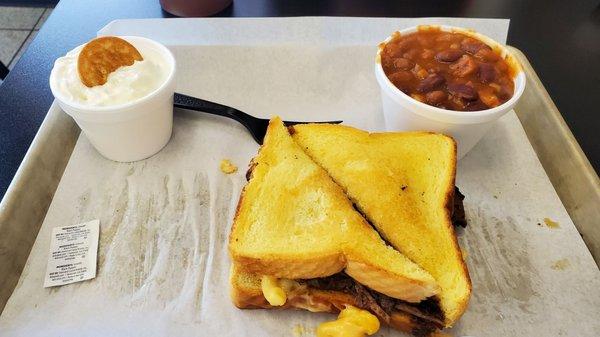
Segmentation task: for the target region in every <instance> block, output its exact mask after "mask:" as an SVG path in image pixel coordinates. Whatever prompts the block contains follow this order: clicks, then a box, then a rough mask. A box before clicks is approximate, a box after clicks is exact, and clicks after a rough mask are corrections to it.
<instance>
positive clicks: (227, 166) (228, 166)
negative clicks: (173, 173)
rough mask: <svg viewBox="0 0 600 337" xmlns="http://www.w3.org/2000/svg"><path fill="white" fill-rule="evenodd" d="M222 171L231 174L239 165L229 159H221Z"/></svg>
mask: <svg viewBox="0 0 600 337" xmlns="http://www.w3.org/2000/svg"><path fill="white" fill-rule="evenodd" d="M220 168H221V172H223V173H226V174H231V173H234V172H236V171H237V169H238V168H237V166H235V165H233V163H232V162H231V161H230V160H229V159H223V160H221V165H220Z"/></svg>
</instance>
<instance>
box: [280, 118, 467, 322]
mask: <svg viewBox="0 0 600 337" xmlns="http://www.w3.org/2000/svg"><path fill="white" fill-rule="evenodd" d="M290 131H291V133H292V134H293V139H294V140H295V141H296V143H297V144H298V145H300V146H301V147H302V149H303V150H304V151H306V153H308V154H309V156H310V157H311V158H312V159H313V160H314V161H315V162H316V163H318V164H319V165H320V166H321V167H322V168H324V169H325V170H326V171H327V172H328V174H329V175H330V176H331V177H332V178H333V180H334V181H335V182H336V183H337V184H339V185H340V186H341V187H342V188H343V189H344V191H345V192H346V194H347V195H348V197H349V198H350V199H351V200H352V201H353V202H354V203H355V204H356V205H357V207H358V209H359V210H360V211H361V212H362V213H363V214H364V215H365V217H366V218H367V219H368V220H369V221H370V222H371V223H372V224H373V226H374V227H375V228H377V230H378V231H379V233H380V234H381V235H382V236H383V238H384V239H386V240H387V241H388V242H389V243H390V244H391V245H392V246H394V247H395V248H396V249H398V250H399V251H401V252H402V253H403V254H405V255H406V256H407V257H409V258H410V259H411V260H412V261H414V262H416V263H417V264H418V265H419V266H421V267H423V268H424V269H425V270H427V271H428V272H429V273H431V275H433V277H434V278H435V279H436V281H437V282H438V284H439V285H440V287H441V292H440V294H439V295H438V296H439V299H440V306H441V308H442V310H443V312H444V315H445V322H446V326H451V325H452V324H453V323H454V322H455V321H456V320H457V319H458V318H459V317H460V316H461V315H462V313H463V312H464V311H465V309H466V306H467V303H468V301H469V297H470V293H471V282H470V279H469V274H468V271H467V267H466V265H465V263H464V261H463V258H462V255H461V251H460V248H459V246H458V243H457V241H456V236H455V234H454V229H453V226H452V223H451V211H452V200H453V192H454V177H455V170H456V145H455V142H454V140H453V139H452V138H450V137H447V136H444V135H441V134H433V133H426V132H408V133H373V134H369V133H367V132H364V131H361V130H358V129H354V128H351V127H347V126H341V125H326V124H308V125H296V126H294V127H293V129H291V130H290Z"/></svg>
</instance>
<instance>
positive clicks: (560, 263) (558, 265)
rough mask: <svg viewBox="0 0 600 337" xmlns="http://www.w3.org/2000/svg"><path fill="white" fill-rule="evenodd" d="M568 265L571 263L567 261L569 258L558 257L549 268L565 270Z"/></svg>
mask: <svg viewBox="0 0 600 337" xmlns="http://www.w3.org/2000/svg"><path fill="white" fill-rule="evenodd" d="M570 265H571V263H569V260H567V259H560V260H557V261H554V263H553V264H552V265H551V266H550V268H552V269H554V270H565V269H567V268H568V267H569V266H570Z"/></svg>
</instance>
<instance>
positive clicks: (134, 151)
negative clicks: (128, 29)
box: [50, 36, 176, 162]
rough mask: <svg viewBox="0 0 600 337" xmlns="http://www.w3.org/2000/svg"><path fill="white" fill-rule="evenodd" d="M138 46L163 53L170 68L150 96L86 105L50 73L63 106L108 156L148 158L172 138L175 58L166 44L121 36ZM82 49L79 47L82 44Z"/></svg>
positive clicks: (53, 91)
mask: <svg viewBox="0 0 600 337" xmlns="http://www.w3.org/2000/svg"><path fill="white" fill-rule="evenodd" d="M119 37H120V38H122V39H124V40H126V41H128V42H129V43H131V44H132V45H134V46H135V47H136V48H137V49H138V50H139V51H140V53H141V54H142V55H144V53H147V52H152V53H154V54H155V55H159V56H160V57H161V58H162V59H163V60H164V63H165V64H166V66H167V67H168V69H167V76H166V79H165V81H164V82H163V83H162V84H161V85H160V86H159V87H158V88H157V89H156V90H154V91H152V92H151V93H149V94H148V95H146V96H144V97H142V98H139V99H136V100H134V101H132V102H127V103H125V104H119V105H112V106H100V107H96V106H85V105H82V104H78V103H76V102H72V101H69V100H67V99H64V98H62V97H61V95H60V92H59V91H58V90H56V88H55V83H56V81H53V80H52V76H56V75H55V74H54V73H52V74H51V75H50V77H51V79H50V88H51V89H52V93H53V94H54V97H55V98H56V100H57V102H58V104H59V105H60V107H61V108H62V109H63V111H65V112H66V113H67V114H69V115H70V116H71V117H73V119H74V120H75V122H76V123H77V124H78V125H79V127H80V128H81V130H82V131H83V132H84V133H85V135H86V136H87V138H88V139H89V140H90V142H91V143H92V145H94V147H95V148H96V149H97V150H98V152H100V154H102V155H103V156H104V157H106V158H108V159H111V160H114V161H119V162H131V161H137V160H142V159H145V158H148V157H150V156H152V155H154V154H156V153H157V152H158V151H160V150H161V149H162V148H163V147H164V146H165V145H166V144H167V143H168V142H169V139H170V138H171V132H172V129H173V94H174V92H175V69H176V64H175V58H174V57H173V54H172V53H171V52H170V51H169V49H168V48H167V47H165V46H163V45H162V44H160V43H158V42H156V41H153V40H150V39H147V38H143V37H137V36H119ZM78 48H79V47H78Z"/></svg>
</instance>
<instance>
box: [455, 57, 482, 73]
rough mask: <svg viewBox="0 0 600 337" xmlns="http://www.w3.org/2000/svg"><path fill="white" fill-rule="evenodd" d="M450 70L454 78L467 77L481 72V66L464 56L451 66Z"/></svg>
mask: <svg viewBox="0 0 600 337" xmlns="http://www.w3.org/2000/svg"><path fill="white" fill-rule="evenodd" d="M450 70H451V71H452V75H454V76H457V77H467V76H469V75H472V74H474V73H475V72H476V71H477V70H479V65H477V62H475V60H473V58H472V57H471V56H469V55H463V56H461V57H460V59H458V61H456V62H455V63H454V64H452V65H451V66H450Z"/></svg>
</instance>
